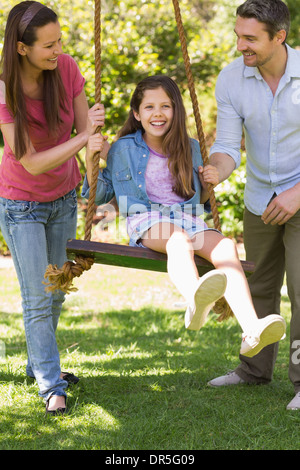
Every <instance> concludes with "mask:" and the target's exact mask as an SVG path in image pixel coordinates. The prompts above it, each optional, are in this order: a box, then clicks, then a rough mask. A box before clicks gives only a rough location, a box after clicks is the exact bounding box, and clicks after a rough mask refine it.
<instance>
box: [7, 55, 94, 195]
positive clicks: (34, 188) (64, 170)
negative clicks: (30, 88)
mask: <svg viewBox="0 0 300 470" xmlns="http://www.w3.org/2000/svg"><path fill="white" fill-rule="evenodd" d="M58 67H59V70H60V73H61V77H62V81H63V83H64V86H65V90H66V107H67V112H64V111H63V110H61V118H62V120H63V123H62V124H61V125H60V127H59V130H58V134H57V136H55V137H49V135H48V130H47V124H46V119H45V115H44V110H43V102H42V100H33V99H30V98H28V97H26V106H27V110H28V112H29V113H30V114H31V115H32V116H33V117H34V118H35V119H37V120H38V121H39V122H40V123H41V127H37V126H31V128H30V131H29V134H30V139H31V141H32V144H33V146H34V148H35V150H36V151H37V152H40V151H42V150H47V149H49V148H52V147H55V146H57V145H59V144H62V143H63V142H66V141H67V140H69V139H70V136H71V132H72V126H73V123H74V110H73V100H74V98H75V97H76V96H78V95H79V94H80V93H81V91H82V89H83V86H84V82H85V80H84V78H83V77H82V75H81V73H80V71H79V69H78V66H77V64H76V62H75V61H74V59H72V58H71V57H70V56H68V55H66V54H63V55H61V56H59V57H58ZM11 122H14V119H13V117H12V115H11V113H10V112H9V110H8V108H7V106H6V104H5V92H4V84H3V82H1V81H0V125H1V124H5V123H11ZM80 180H81V175H80V172H79V168H78V164H77V161H76V157H75V156H73V157H72V158H70V159H69V160H68V161H67V162H65V163H64V164H63V165H60V166H59V167H57V168H54V169H53V170H50V171H48V172H46V173H43V174H41V175H38V176H33V175H31V174H30V173H28V172H27V171H26V170H25V168H24V167H23V166H22V165H21V163H20V162H19V161H17V160H16V158H15V157H14V154H13V153H12V151H11V149H10V147H9V145H8V144H7V142H6V141H5V139H4V154H3V157H2V162H1V165H0V196H1V197H4V198H6V199H15V200H25V201H37V202H49V201H54V200H55V199H58V198H59V197H61V196H63V195H65V194H67V193H68V192H69V191H71V190H72V189H74V188H75V187H76V186H77V184H78V183H79V182H80Z"/></svg>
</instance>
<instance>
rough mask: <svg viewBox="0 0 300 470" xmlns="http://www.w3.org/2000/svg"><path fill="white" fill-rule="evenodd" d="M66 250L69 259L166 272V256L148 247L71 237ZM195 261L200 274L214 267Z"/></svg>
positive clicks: (246, 265) (248, 269) (247, 267)
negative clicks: (84, 258) (92, 260)
mask: <svg viewBox="0 0 300 470" xmlns="http://www.w3.org/2000/svg"><path fill="white" fill-rule="evenodd" d="M66 250H67V257H68V259H69V260H74V258H75V257H76V256H84V257H87V258H94V261H95V263H98V264H107V265H110V266H121V267H124V268H134V269H144V270H147V271H158V272H167V256H166V255H165V254H163V253H158V252H157V251H153V250H150V249H149V248H138V247H133V246H127V245H115V244H112V243H101V242H94V241H85V240H75V239H72V240H68V242H67V248H66ZM195 263H196V266H197V269H198V272H199V274H200V275H201V276H202V275H203V274H205V273H206V272H207V271H210V270H211V269H213V268H214V267H213V265H212V264H211V263H209V262H208V261H206V260H205V259H203V258H201V257H200V256H195ZM241 263H242V266H243V269H244V271H245V274H246V276H249V275H250V274H251V273H253V271H254V263H252V262H250V261H244V260H242V261H241Z"/></svg>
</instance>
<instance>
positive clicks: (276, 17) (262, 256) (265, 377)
mask: <svg viewBox="0 0 300 470" xmlns="http://www.w3.org/2000/svg"><path fill="white" fill-rule="evenodd" d="M289 24H290V19H289V11H288V8H287V6H286V5H285V4H284V3H283V2H282V1H281V0H247V1H246V2H245V3H243V4H242V5H241V6H239V7H238V9H237V19H236V26H235V34H236V36H237V49H238V51H239V52H241V54H242V56H241V57H239V58H238V59H236V60H235V61H233V63H231V64H230V65H228V66H227V67H225V68H224V70H223V71H222V72H221V73H220V75H219V77H218V81H217V85H216V99H217V104H218V119H217V137H216V141H215V143H214V145H213V147H212V149H211V152H210V163H211V165H213V166H216V167H217V168H218V171H219V181H214V180H213V179H212V178H211V177H210V172H209V166H208V167H206V169H205V170H204V178H205V180H206V181H207V182H211V183H212V184H214V185H215V184H217V183H218V182H220V181H223V180H225V179H226V178H228V176H229V175H230V174H231V173H232V171H233V170H234V169H235V168H237V167H238V165H239V163H240V144H241V137H242V131H243V130H244V134H245V145H246V153H247V183H246V187H245V206H246V209H245V216H244V241H245V249H246V255H247V259H249V260H252V261H254V262H255V264H256V270H255V273H254V274H253V275H252V276H251V277H250V278H249V285H250V289H251V293H252V296H253V302H254V305H255V308H256V312H257V315H258V317H264V316H266V315H269V314H271V313H272V314H274V313H277V314H280V291H281V287H282V284H283V278H284V274H285V273H286V278H287V287H288V295H289V299H290V301H291V310H292V318H291V334H290V364H289V378H290V380H291V382H292V383H293V385H294V390H295V397H294V398H293V399H292V401H291V402H290V403H289V404H288V406H287V409H300V210H299V209H300V51H296V50H294V49H292V48H290V47H289V46H288V45H286V43H285V41H286V37H287V35H288V31H289ZM277 351H278V343H276V344H275V345H270V346H267V347H266V348H264V349H263V350H262V351H261V352H260V353H259V354H258V355H257V356H255V357H253V358H247V357H245V356H240V359H241V363H240V365H239V366H238V367H237V369H236V370H235V371H234V372H232V373H229V374H227V375H225V376H222V377H218V378H216V379H214V380H211V381H210V382H209V384H210V385H213V386H221V385H236V384H239V383H243V382H244V383H245V382H246V383H252V384H267V383H269V382H270V381H271V380H272V376H273V369H274V364H275V360H276V355H277Z"/></svg>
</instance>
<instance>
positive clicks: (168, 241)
mask: <svg viewBox="0 0 300 470" xmlns="http://www.w3.org/2000/svg"><path fill="white" fill-rule="evenodd" d="M185 122H186V114H185V109H184V105H183V102H182V97H181V94H180V92H179V89H178V87H177V85H176V84H175V82H174V81H173V80H171V79H170V78H168V77H166V76H154V77H148V78H146V79H144V80H142V81H141V82H140V83H139V84H138V85H137V87H136V90H135V92H134V93H133V96H132V99H131V110H130V113H129V117H128V119H127V121H126V123H125V125H124V126H123V128H122V129H121V130H120V132H119V135H118V140H117V141H116V142H115V143H114V144H113V145H112V147H111V149H110V150H109V153H108V156H107V167H106V168H105V169H104V170H103V172H101V171H100V172H99V177H98V185H97V196H96V203H97V204H102V203H104V202H108V201H109V200H110V199H111V198H112V197H113V196H114V195H116V197H117V200H118V202H119V209H120V213H121V214H123V215H126V216H127V227H128V233H129V236H130V244H131V245H137V246H141V247H142V246H146V247H148V248H151V249H152V250H156V251H159V252H163V253H167V257H168V273H169V275H170V278H171V280H172V281H173V282H174V284H175V286H176V287H177V288H178V290H179V292H180V293H181V294H182V295H183V296H184V298H185V299H186V301H187V303H188V307H187V310H186V314H185V325H186V327H187V328H189V329H193V330H197V329H199V328H201V326H202V325H203V324H204V322H205V320H206V317H207V315H208V313H209V311H210V309H211V307H212V306H213V305H214V303H215V302H216V300H218V299H219V298H220V297H222V296H223V295H225V298H226V300H227V302H228V303H229V305H230V307H231V309H232V311H233V312H234V314H235V316H236V318H237V320H238V322H239V324H240V326H241V328H242V330H243V335H242V346H241V351H240V352H241V354H244V355H247V356H254V355H255V354H257V353H258V352H259V351H260V350H261V349H262V348H263V347H264V346H266V345H267V344H270V343H273V342H276V341H279V340H280V339H281V338H282V337H283V335H284V333H285V322H284V320H283V318H281V317H280V316H279V315H270V316H268V317H266V318H265V319H262V320H259V319H258V318H257V315H256V313H255V310H254V306H253V304H252V300H251V296H250V292H249V289H248V283H247V280H246V278H245V275H244V272H243V269H242V266H241V263H240V261H239V259H238V255H237V251H236V248H235V245H234V243H233V242H232V241H231V240H230V239H228V238H225V237H224V236H223V235H222V234H221V233H220V232H219V231H217V230H214V229H208V228H207V226H206V224H205V223H204V222H203V221H202V220H201V219H200V218H199V217H197V215H198V214H197V213H199V206H200V203H201V204H204V203H205V202H206V201H207V199H208V192H207V188H206V185H205V182H204V180H203V175H202V173H203V168H202V165H203V162H202V158H201V154H200V148H199V144H198V142H197V141H195V140H194V139H190V138H189V137H188V134H187V130H186V123H185ZM104 145H106V146H107V145H108V144H106V143H105V139H104V138H103V137H102V136H101V135H100V134H95V135H94V136H92V137H91V138H90V140H89V144H88V148H87V154H86V163H87V180H85V182H84V187H83V195H84V196H86V197H87V196H88V193H89V190H88V183H89V184H90V183H91V174H92V159H93V154H94V152H95V151H97V150H98V151H99V150H101V149H102V150H104V149H103V147H104ZM104 154H105V152H104ZM103 156H104V157H105V155H103ZM205 172H206V177H205V178H210V180H213V181H215V182H218V174H217V170H216V168H214V167H212V166H208V167H206V169H205ZM194 254H197V255H199V256H201V257H203V258H205V259H207V260H208V261H210V262H211V263H212V264H213V265H214V266H215V268H216V269H215V270H212V271H211V272H209V273H208V274H206V275H204V276H203V277H201V278H200V279H199V275H198V271H197V269H196V266H195V262H194Z"/></svg>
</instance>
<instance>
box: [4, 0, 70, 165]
mask: <svg viewBox="0 0 300 470" xmlns="http://www.w3.org/2000/svg"><path fill="white" fill-rule="evenodd" d="M33 3H34V2H32V1H25V2H21V3H19V4H18V5H16V6H15V7H14V8H13V9H12V10H11V11H10V13H9V15H8V19H7V24H6V29H5V36H4V45H3V51H2V57H1V70H2V73H1V75H0V78H1V80H3V81H4V83H5V88H6V105H7V107H8V109H9V110H10V111H11V113H12V115H13V117H14V121H15V137H14V139H15V141H14V145H15V157H16V159H17V160H20V159H21V158H22V156H23V155H24V154H25V153H26V150H27V146H28V143H29V132H28V130H29V125H36V126H39V125H40V123H39V122H37V121H36V120H34V119H33V118H32V116H30V115H28V114H27V111H26V104H25V96H24V93H23V88H22V81H21V70H20V69H21V64H20V63H21V56H20V55H19V54H18V52H17V42H18V41H21V42H23V43H24V44H26V45H27V46H32V45H33V44H34V42H35V41H36V30H37V28H39V27H42V26H45V25H47V24H49V23H56V22H57V21H58V18H57V15H56V13H54V12H53V11H52V10H51V9H50V8H47V7H46V6H44V7H43V8H41V9H40V10H39V11H38V13H37V14H36V15H35V16H34V17H33V19H32V21H31V22H30V23H29V25H28V27H27V28H26V29H25V31H24V34H23V36H22V37H19V32H18V26H19V23H20V21H21V19H22V16H23V14H24V12H25V11H26V10H27V8H28V7H29V6H30V5H32V4H33ZM43 79H44V80H43V105H44V112H45V117H46V121H47V125H48V129H49V135H55V132H56V131H57V128H58V126H59V125H60V124H61V122H62V121H61V118H60V109H61V108H63V109H64V110H65V105H64V102H65V96H66V94H65V89H64V86H63V83H62V79H61V76H60V73H59V70H58V68H56V69H55V70H45V71H43Z"/></svg>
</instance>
